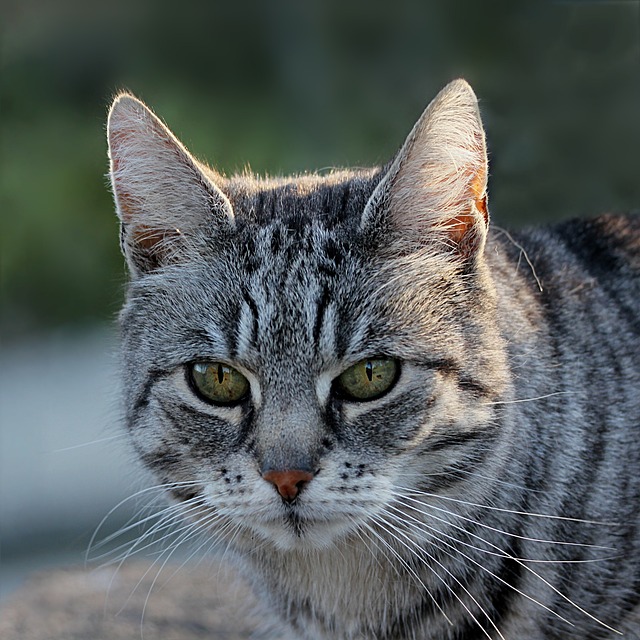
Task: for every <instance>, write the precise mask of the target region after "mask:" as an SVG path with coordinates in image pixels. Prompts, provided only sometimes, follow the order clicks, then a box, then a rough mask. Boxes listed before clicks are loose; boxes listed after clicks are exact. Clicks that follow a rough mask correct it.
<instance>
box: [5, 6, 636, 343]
mask: <svg viewBox="0 0 640 640" xmlns="http://www.w3.org/2000/svg"><path fill="white" fill-rule="evenodd" d="M1 11H2V19H1V23H2V31H3V32H2V74H1V102H0V117H1V126H2V129H1V150H2V155H1V186H0V209H1V211H2V214H1V215H2V245H1V268H2V324H1V328H2V331H3V333H4V335H16V334H20V333H23V332H26V331H33V330H41V329H45V328H50V327H52V326H58V325H61V324H68V323H82V322H88V321H96V320H100V321H104V320H105V319H106V320H108V319H110V318H112V317H113V316H114V315H115V313H116V312H117V309H118V307H119V304H120V301H121V295H122V293H121V292H122V284H123V282H124V267H123V260H122V258H121V257H120V254H119V251H118V241H117V221H116V219H115V216H114V215H113V210H112V204H111V198H110V195H109V192H108V189H107V186H106V178H105V173H106V169H107V163H106V145H105V142H104V120H105V115H106V109H107V106H108V103H109V100H110V98H111V97H112V95H113V93H114V92H115V91H117V90H118V89H121V88H128V89H130V90H132V91H133V92H134V93H136V94H137V95H138V96H140V97H141V98H142V99H144V100H145V101H147V102H148V103H149V104H150V105H151V106H152V107H153V108H154V109H155V110H156V112H157V113H158V114H160V115H161V116H162V117H163V118H164V119H165V120H166V121H167V122H168V124H169V125H170V127H171V128H172V129H173V130H174V131H175V132H176V133H177V134H178V136H179V137H181V138H182V139H183V141H184V142H185V143H186V144H187V146H189V148H190V149H191V150H192V151H193V152H194V153H195V154H196V155H197V156H199V157H201V158H202V159H205V160H208V161H209V162H210V163H212V164H214V165H215V166H216V167H217V168H218V169H220V170H223V171H226V172H232V171H235V170H238V169H242V168H244V167H245V166H246V165H247V164H249V163H250V165H251V167H252V169H254V170H255V171H257V172H261V173H264V172H268V173H287V172H294V171H297V172H299V171H304V170H313V169H321V168H324V167H328V166H341V165H359V166H363V165H370V164H373V163H380V162H385V161H386V160H387V159H389V158H390V157H391V154H392V153H393V152H394V151H395V150H396V149H397V147H398V146H399V145H400V144H401V143H402V141H403V140H404V137H405V136H406V134H407V132H408V131H409V130H410V128H411V126H412V124H413V122H414V121H415V120H416V118H417V117H418V115H419V113H420V112H421V111H422V109H423V108H424V107H425V106H426V104H427V102H428V101H429V100H430V99H431V98H432V97H433V96H434V95H435V93H436V92H437V90H438V89H439V88H440V87H441V86H442V85H444V84H445V83H446V82H447V81H448V80H450V79H452V78H454V77H457V76H464V77H466V78H467V79H468V80H469V81H470V82H471V83H472V85H473V86H474V88H475V89H476V92H477V93H478V95H479V97H480V99H481V108H482V112H483V116H484V119H485V124H486V126H487V130H488V134H489V145H490V151H491V158H492V176H491V211H492V215H493V218H494V220H497V221H498V222H499V223H501V224H510V225H520V224H524V223H525V222H526V223H529V222H536V221H548V220H554V219H558V218H561V217H568V216H570V215H578V214H581V215H590V214H595V213H598V212H600V211H603V210H612V209H613V210H626V209H631V208H634V207H636V208H637V207H638V206H640V171H639V169H640V161H639V159H638V149H640V118H639V116H640V3H638V2H636V1H628V2H626V1H624V0H623V1H613V0H604V1H595V2H594V1H585V0H578V1H575V2H571V1H567V2H542V1H541V2H531V1H530V0H526V1H525V0H495V1H492V2H478V1H477V0H456V1H455V2H451V1H448V2H447V1H433V2H429V1H415V2H410V1H405V0H397V1H394V2H392V1H387V2H379V1H376V0H367V1H364V0H354V1H350V2H346V1H345V0H306V1H302V0H296V1H294V0H270V1H269V2H266V1H260V0H255V1H253V2H251V1H248V0H236V1H234V2H217V1H213V0H212V1H209V2H205V1H203V2H194V1H191V0H183V1H182V2H179V3H178V2H169V1H168V0H165V1H162V0H140V1H138V2H132V1H126V2H124V1H122V0H114V1H112V2H106V3H95V2H88V1H86V0H84V1H80V0H55V1H53V2H49V1H47V0H13V1H12V2H6V1H5V2H3V4H2V5H1Z"/></svg>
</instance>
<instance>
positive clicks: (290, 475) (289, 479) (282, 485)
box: [262, 469, 313, 502]
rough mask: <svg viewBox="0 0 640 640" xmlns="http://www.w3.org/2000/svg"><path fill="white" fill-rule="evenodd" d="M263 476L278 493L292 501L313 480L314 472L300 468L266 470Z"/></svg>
mask: <svg viewBox="0 0 640 640" xmlns="http://www.w3.org/2000/svg"><path fill="white" fill-rule="evenodd" d="M262 477H263V478H264V479H265V480H266V481H267V482H270V483H271V484H272V485H274V486H275V488H276V489H277V490H278V493H279V494H280V495H281V496H282V498H283V499H284V500H286V501H287V502H292V501H293V500H294V499H295V498H296V496H297V495H298V494H299V493H300V491H301V490H302V488H303V487H304V486H305V485H306V484H307V483H308V482H310V481H311V480H313V474H312V473H310V472H309V471H302V470H298V469H292V470H289V471H265V472H264V473H263V474H262Z"/></svg>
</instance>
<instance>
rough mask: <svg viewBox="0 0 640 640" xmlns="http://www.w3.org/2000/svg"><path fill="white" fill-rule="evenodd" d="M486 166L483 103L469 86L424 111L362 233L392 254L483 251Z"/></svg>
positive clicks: (459, 85) (452, 86) (372, 202)
mask: <svg viewBox="0 0 640 640" xmlns="http://www.w3.org/2000/svg"><path fill="white" fill-rule="evenodd" d="M487 176H488V162H487V149H486V144H485V136H484V130H483V128H482V122H481V120H480V112H479V110H478V101H477V99H476V96H475V94H474V92H473V90H472V89H471V87H470V86H469V85H468V84H467V82H465V81H464V80H454V81H453V82H451V83H449V84H448V85H447V86H446V87H445V88H444V89H442V91H440V93H439V94H438V95H437V96H436V98H435V99H434V100H433V101H432V102H431V104H430V105H429V106H428V107H427V109H426V110H425V112H424V113H423V114H422V116H421V117H420V119H419V120H418V122H417V123H416V125H415V126H414V128H413V130H412V131H411V133H410V134H409V137H408V138H407V140H406V142H405V143H404V145H403V146H402V148H401V149H400V152H399V153H398V155H397V156H396V158H395V159H394V161H393V162H392V163H391V165H390V167H389V170H388V171H387V173H386V175H385V176H384V177H383V178H382V180H381V181H380V183H379V184H378V186H377V188H376V189H375V191H374V193H373V195H372V196H371V198H370V199H369V202H368V203H367V206H366V208H365V211H364V214H363V217H362V221H361V229H362V231H363V232H364V233H373V234H376V235H380V234H383V236H384V238H387V237H388V238H389V239H388V240H383V241H382V242H383V243H390V244H387V248H388V249H390V250H392V251H393V252H394V253H395V252H396V251H398V250H400V251H402V250H403V248H406V250H408V251H411V250H412V249H415V248H416V247H419V246H425V245H433V246H434V247H436V248H437V247H440V248H442V250H445V251H448V252H449V253H450V254H451V255H453V256H458V257H460V258H464V259H467V258H473V257H475V256H477V255H479V254H480V253H481V252H482V250H483V248H484V244H485V239H486V234H487V225H488V222H489V214H488V210H487Z"/></svg>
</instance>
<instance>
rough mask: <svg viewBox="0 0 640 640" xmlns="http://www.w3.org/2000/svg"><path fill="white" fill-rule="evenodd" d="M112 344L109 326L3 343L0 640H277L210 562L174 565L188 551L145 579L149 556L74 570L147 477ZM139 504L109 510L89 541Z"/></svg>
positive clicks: (235, 584)
mask: <svg viewBox="0 0 640 640" xmlns="http://www.w3.org/2000/svg"><path fill="white" fill-rule="evenodd" d="M116 349H117V339H116V337H115V335H114V334H113V332H112V331H109V330H93V331H90V332H86V333H78V332H75V333H74V334H73V335H72V334H69V333H66V334H65V333H58V334H55V335H50V336H48V337H46V338H40V339H38V340H33V341H31V342H28V343H23V344H17V345H3V348H2V352H1V354H0V542H1V547H0V549H1V556H0V638H2V639H3V640H117V639H124V638H127V639H131V640H134V639H137V638H152V639H153V638H156V639H162V640H173V639H174V638H175V640H178V639H179V640H191V639H192V638H193V639H195V638H220V639H227V640H232V639H233V640H235V639H240V638H249V637H252V638H266V637H270V638H276V639H281V638H284V636H283V635H282V634H281V633H278V632H276V633H275V635H273V634H267V635H265V632H264V629H265V628H267V629H270V628H271V624H270V623H269V622H268V616H266V615H265V614H264V613H262V612H259V611H258V610H257V609H256V606H255V602H254V600H253V597H252V595H251V594H250V593H249V592H248V590H247V588H246V586H245V585H243V584H242V583H241V582H240V581H239V580H238V579H237V577H233V576H232V575H231V574H230V573H226V572H225V571H226V570H222V569H221V568H220V565H219V564H218V563H217V561H216V560H215V559H212V558H207V559H205V560H204V561H202V562H200V563H199V564H196V563H194V562H191V563H190V564H188V565H186V566H184V567H182V568H181V569H179V570H178V571H177V572H176V568H177V567H178V566H179V565H180V564H181V563H182V561H183V560H184V559H185V558H186V557H187V553H188V552H185V553H183V554H176V555H177V556H178V557H177V558H176V564H174V566H173V567H172V566H171V565H169V566H167V567H166V568H165V569H164V570H163V571H162V572H161V574H160V576H159V579H158V580H157V581H156V582H155V584H152V583H153V581H154V578H155V576H156V574H157V571H156V569H155V568H153V569H152V570H150V571H149V572H147V569H148V568H149V566H150V563H151V562H153V560H154V559H155V557H153V556H152V557H151V558H150V557H148V556H147V557H143V558H137V559H134V560H133V562H132V563H127V564H125V565H124V566H123V567H122V568H121V569H120V570H118V571H116V568H115V566H113V565H112V566H107V567H106V568H103V569H96V566H97V563H96V562H92V563H89V565H88V566H87V568H86V569H85V568H84V566H83V563H84V553H85V551H86V548H87V544H88V541H89V539H90V537H91V534H92V533H93V532H94V530H95V528H96V526H97V525H98V524H99V523H100V521H101V519H102V518H103V516H105V515H106V514H107V512H108V511H109V510H110V509H111V508H112V507H114V506H115V505H116V504H118V502H119V501H120V500H122V499H123V498H126V497H127V496H129V495H131V494H132V493H134V492H135V491H136V490H138V489H140V488H143V487H144V486H146V484H147V482H148V481H145V479H144V477H143V476H142V474H141V472H140V470H139V467H138V465H137V463H136V462H135V459H134V457H133V456H132V455H131V453H130V451H129V449H128V447H127V444H126V438H125V437H123V436H122V431H121V430H120V425H119V418H118V416H119V393H118V367H117V352H116ZM127 504H129V503H127ZM141 505H144V501H139V502H137V503H131V506H130V507H128V506H125V508H121V509H119V510H118V511H117V512H116V515H114V516H112V517H111V518H109V519H108V520H107V523H106V525H105V527H104V533H103V534H101V536H99V537H104V536H105V535H107V534H108V533H109V532H110V531H112V530H113V529H114V528H117V527H119V526H120V525H121V524H122V523H123V522H124V521H125V520H126V519H127V518H128V517H129V516H130V515H132V514H133V512H134V510H135V509H136V508H139V507H140V506H141ZM68 567H71V569H68ZM156 568H157V565H156ZM174 574H175V575H174ZM172 576H173V577H172ZM147 599H148V603H147V604H146V605H145V602H146V601H147ZM145 606H146V611H145V613H144V616H143V610H144V609H145Z"/></svg>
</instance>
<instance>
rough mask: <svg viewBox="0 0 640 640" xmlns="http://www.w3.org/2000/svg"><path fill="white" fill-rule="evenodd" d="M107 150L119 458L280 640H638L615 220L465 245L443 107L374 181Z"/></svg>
mask: <svg viewBox="0 0 640 640" xmlns="http://www.w3.org/2000/svg"><path fill="white" fill-rule="evenodd" d="M110 145H111V147H110V151H111V159H112V178H113V181H114V191H115V195H116V203H117V206H118V210H119V213H120V216H121V219H122V221H123V235H122V241H123V248H124V251H125V254H126V255H127V257H128V259H129V263H130V266H131V269H132V273H133V279H132V282H131V285H130V288H129V294H128V298H127V303H126V305H125V309H124V311H123V314H122V328H123V339H124V357H125V365H126V390H127V419H128V426H129V429H130V430H131V433H132V437H133V441H134V444H135V446H136V449H137V451H138V452H139V454H140V456H141V458H142V460H143V461H144V462H145V464H146V465H147V466H148V467H150V468H151V469H152V470H153V471H154V472H155V473H156V474H157V476H158V478H159V481H160V482H162V483H170V486H168V487H167V489H168V491H169V492H170V493H171V494H172V495H173V497H174V498H175V499H176V500H178V501H182V504H183V505H184V509H183V510H184V512H185V515H186V516H187V517H190V518H192V520H193V521H194V532H195V531H196V530H197V531H198V532H201V531H202V530H204V529H210V530H211V535H212V537H219V538H220V540H221V541H222V542H224V543H225V544H228V545H229V548H230V551H231V552H232V553H233V554H234V555H235V556H236V557H237V558H238V560H239V564H240V565H241V566H242V567H243V569H244V571H245V572H246V574H247V575H248V576H249V578H250V579H251V580H252V581H253V582H254V584H255V585H256V589H257V590H258V591H259V592H260V593H262V595H263V597H265V598H266V599H267V600H268V601H270V602H271V603H272V604H273V606H274V608H275V609H276V610H277V611H278V612H279V614H280V615H281V616H282V617H283V618H284V619H285V620H287V621H288V622H289V623H290V624H291V625H292V627H293V628H294V629H295V630H296V631H297V632H298V634H300V635H301V636H302V637H306V638H313V639H315V638H318V639H320V638H326V639H334V638H335V639H340V638H344V639H347V638H348V639H355V638H371V639H374V638H375V639H385V638H388V639H392V638H395V639H400V638H415V639H425V640H426V639H431V638H433V639H434V640H435V639H444V638H456V639H458V640H463V639H464V640H468V639H471V638H482V637H491V638H505V639H506V640H515V639H517V640H519V639H525V638H526V639H531V640H534V639H541V638H569V637H571V638H581V639H587V638H594V639H595V638H609V637H616V636H617V634H616V633H615V631H614V630H617V631H620V632H624V633H625V637H628V638H638V637H640V632H639V631H638V624H639V616H640V604H639V602H640V593H639V591H640V587H639V583H640V527H639V525H640V522H639V508H638V505H639V501H640V497H639V496H640V473H639V472H638V469H640V437H639V433H638V431H639V429H640V346H639V342H640V220H639V218H638V217H633V216H630V217H626V218H625V217H614V216H609V217H602V218H599V219H596V220H591V221H575V222H570V223H564V224H563V225H559V226H557V227H555V228H549V229H545V230H537V231H532V232H521V233H519V234H513V235H510V234H509V233H507V232H505V231H502V230H500V229H495V230H491V231H487V212H486V193H485V190H486V155H485V150H484V138H483V134H482V129H481V125H480V121H479V118H478V116H477V107H476V106H475V98H474V97H473V94H472V92H471V91H470V89H469V88H468V87H467V85H465V84H464V83H462V82H457V83H453V84H452V85H450V86H449V87H448V88H447V89H445V90H444V91H443V92H442V94H441V95H440V96H439V98H438V99H436V101H434V103H432V105H431V106H430V107H429V109H428V110H427V112H426V113H425V115H424V116H423V117H422V118H421V120H420V122H419V123H418V125H416V128H415V129H414V131H413V132H412V134H411V136H410V137H409V139H408V141H407V143H406V144H405V146H404V147H403V149H402V150H401V151H400V153H399V154H398V156H397V158H396V159H395V160H394V162H393V163H392V164H391V165H390V166H389V167H387V168H385V169H384V170H371V171H364V172H357V173H356V172H342V173H332V174H330V175H327V176H305V177H299V178H291V179H280V180H271V181H269V180H258V179H255V178H252V177H249V176H243V177H236V178H230V179H226V178H222V177H220V176H217V175H215V174H213V173H212V172H209V171H208V170H206V169H203V168H201V167H199V166H198V165H197V164H196V163H195V161H193V159H192V158H191V157H190V156H188V154H187V152H186V151H185V150H184V148H182V147H181V146H180V145H179V143H178V142H177V141H176V140H175V139H174V138H172V137H171V135H170V134H169V132H168V131H167V130H166V129H165V128H164V127H163V126H162V125H161V124H160V123H159V121H157V120H156V119H155V118H154V117H153V116H152V115H151V114H150V113H149V112H148V111H147V110H146V109H145V108H144V107H143V106H142V105H141V104H140V103H138V102H137V101H135V100H134V99H132V98H129V97H122V98H120V99H119V100H118V101H116V103H115V106H114V108H113V110H112V113H111V116H110ZM212 363H213V364H212ZM217 363H223V365H224V367H227V369H225V371H226V372H227V373H225V374H224V375H230V376H231V377H230V378H224V377H223V369H222V368H220V366H218V364H217ZM362 363H365V365H362ZM214 365H215V366H214ZM361 365H362V366H366V367H369V369H365V368H362V366H361ZM198 367H200V368H198ZM207 367H208V368H207ZM216 367H217V368H216ZM229 367H230V368H231V369H232V371H231V373H229V371H228V368H229ZM359 367H360V368H359ZM375 367H377V369H375ZM360 369H362V371H365V370H366V371H369V373H367V374H366V375H367V376H369V378H368V379H369V383H371V381H372V377H371V374H370V371H371V370H374V371H380V372H382V373H380V376H379V378H380V380H383V382H382V383H380V384H383V383H384V384H383V387H381V389H382V390H381V391H375V390H374V391H373V392H369V391H365V392H364V393H368V394H369V395H368V396H358V395H357V394H359V393H361V390H360V387H353V386H352V378H353V375H352V372H354V371H355V374H358V375H360ZM201 370H202V371H205V370H206V371H207V372H208V373H207V374H206V375H207V376H209V377H205V378H202V377H199V376H200V375H201V374H200V373H198V372H199V371H201ZM387 370H389V371H393V372H394V373H392V374H391V373H389V374H388V376H389V377H388V380H387V379H386V378H384V376H385V375H387V374H386V373H385V372H386V371H387ZM211 372H213V373H211ZM203 375H204V374H203ZM350 375H351V377H349V376H350ZM216 376H219V378H216ZM233 376H236V377H235V378H234V377H233ZM237 376H239V377H237ZM345 376H346V377H345ZM223 378H224V379H223ZM202 380H205V383H206V385H207V386H205V387H203V386H201V381H202ZM216 380H218V382H216ZM229 380H231V381H232V382H231V383H229ZM233 380H235V382H233ZM238 380H239V382H238ZM362 380H364V381H365V386H366V384H367V383H366V379H365V378H364V377H363V378H362ZM205 383H202V384H205ZM374 383H375V380H374ZM229 384H230V385H231V386H228V385H229ZM233 384H235V385H236V386H235V387H234V386H233ZM358 384H361V383H358ZM223 385H227V386H224V388H223ZM238 385H239V386H238ZM242 385H245V386H242ZM221 388H222V389H223V391H224V392H225V393H227V392H228V393H229V394H231V395H229V397H228V399H225V400H224V401H221V400H220V399H219V396H217V395H214V396H209V395H206V394H209V393H214V394H215V393H219V390H220V389H221ZM203 389H205V390H206V393H205V392H203ZM345 389H346V391H345ZM354 389H355V391H354ZM212 390H213V391H212ZM203 393H204V395H203ZM234 393H236V395H233V394H234ZM354 393H355V394H356V395H355V396H354V395H353V394H354ZM225 398H226V397H225ZM536 561H537V562H536Z"/></svg>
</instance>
